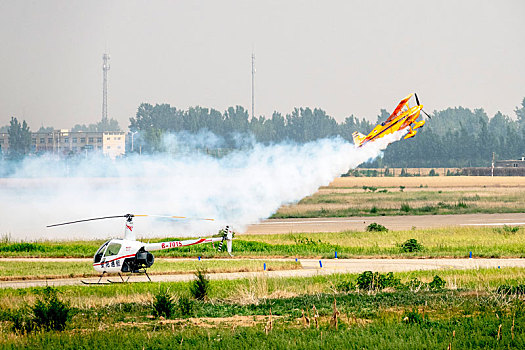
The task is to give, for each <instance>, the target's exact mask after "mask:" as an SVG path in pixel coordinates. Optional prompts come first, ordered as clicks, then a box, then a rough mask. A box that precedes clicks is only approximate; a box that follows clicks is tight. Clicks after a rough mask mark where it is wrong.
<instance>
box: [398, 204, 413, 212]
mask: <svg viewBox="0 0 525 350" xmlns="http://www.w3.org/2000/svg"><path fill="white" fill-rule="evenodd" d="M399 210H401V211H403V212H405V213H408V212H410V211H411V210H412V208H411V207H410V205H409V204H408V203H403V204H401V208H399Z"/></svg>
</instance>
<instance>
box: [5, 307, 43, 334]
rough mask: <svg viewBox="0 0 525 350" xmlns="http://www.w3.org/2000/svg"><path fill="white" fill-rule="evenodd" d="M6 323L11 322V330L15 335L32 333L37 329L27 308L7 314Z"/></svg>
mask: <svg viewBox="0 0 525 350" xmlns="http://www.w3.org/2000/svg"><path fill="white" fill-rule="evenodd" d="M3 319H5V320H6V321H10V322H11V323H12V324H11V330H12V331H13V332H15V333H19V334H25V333H29V332H31V331H32V330H33V329H34V328H35V323H34V322H33V318H32V317H31V316H30V312H29V310H28V309H26V308H21V309H17V310H14V311H11V312H9V313H7V312H6V315H5V317H3Z"/></svg>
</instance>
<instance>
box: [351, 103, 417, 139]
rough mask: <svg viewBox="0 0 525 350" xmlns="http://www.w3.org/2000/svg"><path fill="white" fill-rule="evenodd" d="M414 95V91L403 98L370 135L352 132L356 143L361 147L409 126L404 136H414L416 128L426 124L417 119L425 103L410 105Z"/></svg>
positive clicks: (407, 137) (406, 137)
mask: <svg viewBox="0 0 525 350" xmlns="http://www.w3.org/2000/svg"><path fill="white" fill-rule="evenodd" d="M413 95H414V94H413V93H412V94H410V95H408V96H407V97H405V98H404V99H403V100H401V102H400V103H399V104H398V106H397V107H396V109H395V110H394V112H392V114H391V115H390V117H388V119H387V120H386V121H384V122H383V123H381V124H379V125H377V126H376V127H375V128H374V129H373V130H372V131H371V132H370V133H369V134H368V135H363V134H361V133H359V132H357V131H356V132H354V133H353V134H352V137H353V139H354V144H355V145H356V146H358V147H361V146H363V145H364V144H365V143H367V142H369V141H374V140H377V139H380V138H382V137H384V136H386V135H389V134H393V133H394V132H396V131H399V130H402V129H405V128H407V127H408V128H409V131H408V133H407V134H406V135H405V137H404V138H405V139H409V138H411V137H414V136H415V135H416V133H417V131H416V129H418V128H420V127H422V126H423V125H425V121H424V120H420V121H416V119H417V118H418V117H419V114H420V113H421V110H422V109H423V105H416V106H414V107H410V106H409V105H408V101H409V100H410V98H411V97H412V96H413Z"/></svg>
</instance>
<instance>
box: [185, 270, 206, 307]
mask: <svg viewBox="0 0 525 350" xmlns="http://www.w3.org/2000/svg"><path fill="white" fill-rule="evenodd" d="M209 289H210V280H209V279H208V277H207V276H206V273H205V271H203V270H200V269H199V270H197V271H196V272H195V280H193V282H192V283H191V284H190V292H191V295H192V296H193V297H194V298H195V299H197V300H204V299H206V298H207V297H208V292H209Z"/></svg>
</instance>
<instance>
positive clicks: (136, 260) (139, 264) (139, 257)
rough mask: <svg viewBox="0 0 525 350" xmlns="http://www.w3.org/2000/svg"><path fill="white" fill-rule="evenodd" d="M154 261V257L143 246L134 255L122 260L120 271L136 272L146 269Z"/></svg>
mask: <svg viewBox="0 0 525 350" xmlns="http://www.w3.org/2000/svg"><path fill="white" fill-rule="evenodd" d="M154 262H155V257H154V256H153V254H151V253H150V252H148V251H146V250H144V247H141V248H140V249H139V250H138V251H137V253H136V254H135V256H134V257H132V258H127V259H125V260H124V264H123V266H122V272H133V273H137V272H139V270H140V269H147V268H149V267H151V265H153V263H154Z"/></svg>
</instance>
